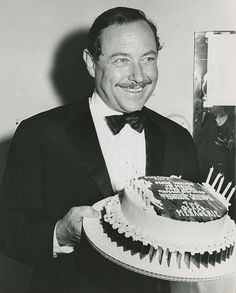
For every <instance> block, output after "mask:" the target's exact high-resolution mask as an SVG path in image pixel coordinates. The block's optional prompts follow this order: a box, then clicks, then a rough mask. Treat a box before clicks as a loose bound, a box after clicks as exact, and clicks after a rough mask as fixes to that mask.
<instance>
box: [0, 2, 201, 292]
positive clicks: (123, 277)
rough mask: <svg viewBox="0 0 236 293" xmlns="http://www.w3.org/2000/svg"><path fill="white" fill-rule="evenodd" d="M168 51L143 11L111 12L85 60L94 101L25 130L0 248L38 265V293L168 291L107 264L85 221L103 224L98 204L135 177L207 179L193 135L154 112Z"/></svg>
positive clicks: (9, 184)
mask: <svg viewBox="0 0 236 293" xmlns="http://www.w3.org/2000/svg"><path fill="white" fill-rule="evenodd" d="M160 49H161V45H160V41H159V37H158V35H157V30H156V27H155V25H154V24H153V23H152V22H151V21H150V20H148V19H147V18H146V16H145V14H144V13H143V12H142V11H140V10H136V9H132V8H126V7H116V8H113V9H110V10H108V11H106V12H104V13H103V14H101V15H100V16H99V17H98V18H97V19H96V20H95V22H94V23H93V25H92V27H91V30H90V33H89V38H88V46H87V49H86V50H84V55H83V57H84V60H85V63H86V66H87V69H88V71H89V73H90V75H91V76H92V77H93V78H94V80H95V89H94V93H93V95H92V97H90V98H89V99H88V100H87V99H86V100H84V101H82V102H78V103H75V104H74V105H67V106H62V107H58V108H56V109H53V110H50V111H47V112H44V113H40V114H38V115H36V116H34V117H31V118H29V119H27V120H25V121H23V122H22V123H21V124H20V126H19V127H18V129H17V131H16V133H15V135H14V138H13V140H12V144H11V148H10V151H9V158H8V162H7V166H6V171H5V175H4V178H3V182H2V186H1V202H0V240H1V246H2V248H3V251H4V252H5V253H6V254H7V255H9V256H10V257H13V258H16V259H18V260H21V261H23V262H26V263H29V264H31V265H33V266H34V268H35V270H34V277H33V279H32V284H31V292H50V293H52V292H57V293H58V292H86V293H87V292H106V293H110V292H112V293H113V292H129V293H132V292H135V293H137V292H149V293H151V292H155V293H157V292H162V293H163V292H167V290H168V286H167V283H165V282H164V287H161V286H162V285H163V284H161V282H159V281H158V280H156V279H153V278H148V277H144V276H142V275H140V274H136V273H132V272H131V271H129V270H126V269H122V268H121V267H119V266H117V265H114V264H112V263H110V262H109V261H106V260H105V258H103V257H101V256H99V255H97V254H96V252H95V251H94V250H93V249H92V248H91V247H90V245H89V244H88V243H87V242H86V240H85V239H84V237H83V233H82V219H83V217H97V216H98V212H97V211H96V210H94V209H93V208H92V205H93V204H94V203H95V202H97V201H99V200H101V199H103V198H105V197H108V196H112V195H114V194H116V193H117V192H119V191H120V190H122V189H123V188H124V185H125V182H126V180H127V179H129V178H131V177H133V176H142V175H163V176H170V175H173V174H175V175H181V176H182V178H184V179H188V180H191V181H196V180H197V179H198V166H197V159H196V154H195V149H194V145H193V142H192V138H191V136H190V134H189V133H188V131H187V130H186V129H184V128H182V127H181V126H179V125H178V124H175V123H174V122H172V121H170V120H168V119H167V118H164V117H163V116H161V115H159V114H157V113H155V112H154V111H152V110H150V109H148V108H146V107H145V106H144V104H145V103H146V102H147V100H148V99H149V98H150V97H151V95H152V93H153V91H154V89H155V86H156V83H157V78H158V67H157V59H158V54H159V50H160ZM78 78H79V77H78ZM172 98H174V97H170V102H171V99H172ZM158 288H159V289H158Z"/></svg>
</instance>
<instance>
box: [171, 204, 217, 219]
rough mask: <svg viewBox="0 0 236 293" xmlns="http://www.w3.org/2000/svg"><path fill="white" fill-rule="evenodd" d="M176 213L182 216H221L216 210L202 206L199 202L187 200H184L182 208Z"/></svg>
mask: <svg viewBox="0 0 236 293" xmlns="http://www.w3.org/2000/svg"><path fill="white" fill-rule="evenodd" d="M176 213H177V214H178V215H179V216H180V217H181V216H184V217H185V216H189V217H194V216H197V217H209V216H210V217H212V218H218V217H220V215H219V213H218V212H217V211H216V210H210V209H207V208H205V207H203V206H201V205H200V204H199V203H197V202H190V203H189V202H186V201H183V205H182V206H181V207H180V209H178V210H176Z"/></svg>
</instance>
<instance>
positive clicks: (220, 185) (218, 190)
mask: <svg viewBox="0 0 236 293" xmlns="http://www.w3.org/2000/svg"><path fill="white" fill-rule="evenodd" d="M224 179H225V178H224V176H223V177H222V178H221V179H220V183H219V185H218V187H217V192H220V190H221V187H222V184H223V182H224Z"/></svg>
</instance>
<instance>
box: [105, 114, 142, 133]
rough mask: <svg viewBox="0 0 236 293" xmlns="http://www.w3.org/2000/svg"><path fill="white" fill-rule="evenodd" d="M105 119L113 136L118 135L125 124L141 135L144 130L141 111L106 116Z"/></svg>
mask: <svg viewBox="0 0 236 293" xmlns="http://www.w3.org/2000/svg"><path fill="white" fill-rule="evenodd" d="M105 118H106V121H107V124H108V126H109V127H110V129H111V131H112V132H113V134H117V133H119V132H120V131H121V129H122V128H123V127H124V126H125V124H126V123H128V124H129V125H130V126H131V127H132V128H133V129H134V130H136V131H138V132H139V133H141V132H142V130H143V128H144V117H143V111H135V112H132V113H125V114H123V115H112V116H106V117H105Z"/></svg>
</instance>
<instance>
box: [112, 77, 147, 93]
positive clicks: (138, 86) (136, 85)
mask: <svg viewBox="0 0 236 293" xmlns="http://www.w3.org/2000/svg"><path fill="white" fill-rule="evenodd" d="M151 83H152V82H151V81H150V80H145V81H143V82H127V83H118V84H116V86H118V87H120V88H122V89H123V90H125V91H126V92H129V93H133V94H138V93H140V92H141V91H142V90H143V89H144V88H145V87H146V85H148V84H151Z"/></svg>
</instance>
